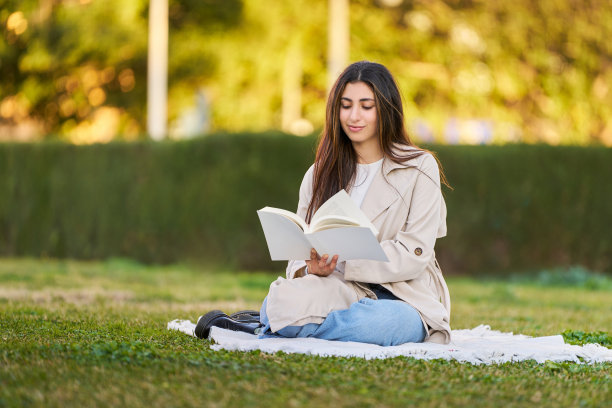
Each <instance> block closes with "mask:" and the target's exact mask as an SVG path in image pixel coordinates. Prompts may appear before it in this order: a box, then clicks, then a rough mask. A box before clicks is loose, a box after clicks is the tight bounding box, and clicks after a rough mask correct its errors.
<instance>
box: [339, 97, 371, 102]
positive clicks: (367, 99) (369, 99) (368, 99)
mask: <svg viewBox="0 0 612 408" xmlns="http://www.w3.org/2000/svg"><path fill="white" fill-rule="evenodd" d="M340 99H342V100H346V101H349V102H353V100H352V99H351V98H347V97H344V96H343V97H342V98H340ZM368 101H372V102H374V98H361V99H360V100H359V102H368Z"/></svg>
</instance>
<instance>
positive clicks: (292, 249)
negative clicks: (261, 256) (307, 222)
mask: <svg viewBox="0 0 612 408" xmlns="http://www.w3.org/2000/svg"><path fill="white" fill-rule="evenodd" d="M264 210H265V208H263V209H261V210H259V211H257V215H259V221H260V222H261V227H262V228H263V231H264V235H265V236H266V241H267V243H268V250H269V251H270V257H271V258H272V260H273V261H288V260H299V259H310V249H311V248H312V244H310V242H308V239H307V238H306V236H305V235H304V232H303V231H302V229H301V228H300V227H299V226H298V225H297V224H296V222H294V221H292V220H290V219H289V218H287V217H285V216H284V215H281V214H278V213H277V212H269V211H264Z"/></svg>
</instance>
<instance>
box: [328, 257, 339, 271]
mask: <svg viewBox="0 0 612 408" xmlns="http://www.w3.org/2000/svg"><path fill="white" fill-rule="evenodd" d="M337 264H338V255H334V257H333V258H332V260H331V263H330V264H329V269H331V270H332V271H333V270H334V269H336V265H337Z"/></svg>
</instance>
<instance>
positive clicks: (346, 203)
mask: <svg viewBox="0 0 612 408" xmlns="http://www.w3.org/2000/svg"><path fill="white" fill-rule="evenodd" d="M257 215H259V220H260V221H261V226H262V228H263V231H264V235H265V236H266V241H267V243H268V249H269V250H270V256H271V258H272V260H273V261H282V260H307V259H310V249H311V248H314V249H316V250H317V252H318V254H319V255H321V256H323V255H324V254H328V255H329V256H330V258H331V257H332V256H333V255H338V261H348V260H351V259H370V260H375V261H385V262H388V261H389V259H388V258H387V255H385V252H384V251H383V249H382V247H381V246H380V243H379V242H378V240H377V239H376V235H378V231H377V230H376V228H375V227H374V225H373V224H372V223H371V222H370V220H368V217H366V215H365V214H364V213H363V212H362V211H361V209H359V207H357V204H355V202H354V201H353V200H352V199H351V197H349V195H348V194H347V193H346V191H344V190H340V191H339V192H338V193H337V194H335V195H334V196H333V197H331V198H330V199H329V200H327V201H326V202H325V203H324V204H323V205H322V206H321V207H319V209H318V210H317V211H316V212H315V213H314V214H313V216H312V220H311V222H310V225H308V224H306V221H304V220H303V219H302V218H301V217H300V216H298V215H297V214H295V213H292V212H291V211H287V210H282V209H280V208H273V207H264V208H262V209H261V210H259V211H257Z"/></svg>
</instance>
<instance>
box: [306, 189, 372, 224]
mask: <svg viewBox="0 0 612 408" xmlns="http://www.w3.org/2000/svg"><path fill="white" fill-rule="evenodd" d="M335 215H340V216H343V217H346V218H350V219H353V220H354V221H356V222H357V224H359V225H361V226H363V227H367V228H369V229H370V230H371V231H372V232H373V233H374V235H378V230H377V229H376V227H375V226H374V225H373V224H372V223H371V222H370V220H369V219H368V217H366V215H365V214H364V213H363V211H361V209H360V208H359V207H357V204H355V202H354V201H353V200H352V199H351V197H350V196H349V195H348V193H347V192H346V191H344V190H340V191H339V192H337V193H336V194H335V195H334V196H333V197H331V198H330V199H329V200H327V201H326V202H325V203H323V205H322V206H321V207H319V209H318V210H317V212H316V213H315V214H314V215H313V217H312V220H311V222H310V225H311V228H312V230H313V231H316V230H317V227H316V224H317V223H318V220H319V219H322V218H323V217H325V216H335Z"/></svg>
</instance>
